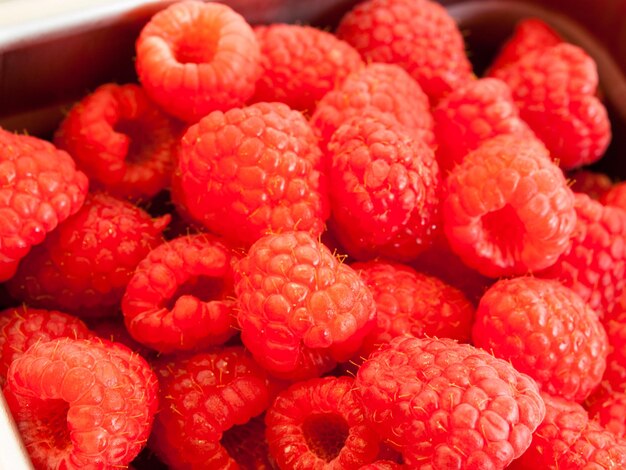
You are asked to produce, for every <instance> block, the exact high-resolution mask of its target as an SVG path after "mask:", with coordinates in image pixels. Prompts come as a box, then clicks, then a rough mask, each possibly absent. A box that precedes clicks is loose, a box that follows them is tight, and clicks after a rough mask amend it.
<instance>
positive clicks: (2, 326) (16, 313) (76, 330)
mask: <svg viewBox="0 0 626 470" xmlns="http://www.w3.org/2000/svg"><path fill="white" fill-rule="evenodd" d="M92 336H93V333H92V332H91V331H89V329H88V328H87V326H85V324H84V323H83V322H82V321H81V320H79V319H78V318H76V317H73V316H71V315H68V314H67V313H62V312H57V311H54V310H40V309H36V308H28V307H26V306H25V305H24V306H22V307H15V308H8V309H6V310H3V311H1V312H0V388H2V386H3V385H4V383H5V379H6V376H7V371H8V370H9V366H10V365H11V362H13V360H14V359H16V358H17V357H19V356H20V355H22V354H23V353H24V352H25V351H26V350H27V349H28V348H29V347H31V346H32V345H33V344H37V343H43V342H46V341H50V340H52V339H56V338H65V337H67V338H73V339H85V338H90V337H92Z"/></svg>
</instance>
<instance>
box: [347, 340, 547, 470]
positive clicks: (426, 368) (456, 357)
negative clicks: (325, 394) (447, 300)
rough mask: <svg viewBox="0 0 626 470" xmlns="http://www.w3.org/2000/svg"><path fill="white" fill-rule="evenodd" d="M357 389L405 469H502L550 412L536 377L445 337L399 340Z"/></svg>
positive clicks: (369, 367) (362, 373)
mask: <svg viewBox="0 0 626 470" xmlns="http://www.w3.org/2000/svg"><path fill="white" fill-rule="evenodd" d="M355 385H356V389H357V391H358V392H359V393H360V394H361V396H362V400H363V404H364V407H365V412H366V417H367V419H368V420H369V421H370V422H371V423H372V425H373V426H374V427H375V429H376V430H377V431H378V432H379V434H380V435H381V436H382V437H383V438H385V439H388V440H389V442H390V443H392V444H393V445H394V447H395V448H397V450H399V451H400V452H401V453H402V458H403V461H404V464H405V465H406V466H407V468H433V469H435V468H441V469H443V468H445V469H462V468H489V469H494V470H495V469H503V468H505V467H506V466H507V465H508V464H510V463H511V461H512V460H513V459H515V458H517V457H519V456H520V455H521V454H522V453H523V452H524V451H525V450H526V449H527V448H528V446H529V445H530V442H531V437H532V433H533V432H534V430H535V429H536V428H537V426H538V425H539V423H541V421H542V419H543V416H544V413H545V408H544V405H543V400H542V399H541V397H540V395H539V390H538V388H537V385H536V384H535V382H534V381H533V380H532V379H531V378H530V377H528V376H526V375H524V374H521V373H519V372H517V371H516V370H515V369H514V368H513V366H511V365H510V364H509V363H508V362H506V361H503V360H501V359H496V358H495V357H493V356H492V355H490V354H488V353H486V352H485V351H483V350H481V349H478V348H475V347H473V346H470V345H469V344H458V343H456V342H455V341H454V340H451V339H446V338H444V339H430V338H425V339H418V338H414V337H411V336H399V337H396V338H395V339H393V340H392V341H391V342H390V343H389V344H387V345H384V346H383V347H381V348H380V349H379V350H378V351H376V352H374V353H373V354H372V355H371V356H370V358H369V359H368V360H367V361H365V362H364V363H363V365H362V366H361V368H360V369H359V371H358V373H357V376H356V383H355Z"/></svg>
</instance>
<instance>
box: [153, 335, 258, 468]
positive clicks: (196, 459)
mask: <svg viewBox="0 0 626 470" xmlns="http://www.w3.org/2000/svg"><path fill="white" fill-rule="evenodd" d="M155 371H156V372H157V375H158V376H159V385H160V397H161V411H160V412H159V414H158V415H157V417H156V419H155V422H154V430H153V432H152V436H151V438H150V443H149V446H150V448H151V449H152V450H153V451H154V452H155V453H156V454H157V455H158V456H159V457H160V458H161V459H162V460H163V462H164V463H166V464H167V465H169V466H171V468H175V469H182V468H224V469H227V468H228V469H231V468H232V469H235V468H239V467H238V466H237V465H236V463H235V462H234V460H233V457H234V456H230V455H228V452H227V450H226V449H225V448H224V447H223V446H222V445H221V444H220V439H222V435H223V433H224V432H225V431H227V430H228V429H230V428H232V427H233V426H235V425H243V424H245V423H246V422H248V421H249V420H250V419H251V418H253V417H254V416H257V415H259V414H261V413H262V412H263V411H264V410H265V409H266V408H267V407H268V406H269V400H270V395H269V381H268V378H267V375H266V374H265V372H264V371H263V370H262V369H261V368H260V367H259V366H258V365H257V364H255V363H254V361H253V360H252V359H251V358H250V357H249V355H248V354H247V353H246V352H245V351H244V349H243V348H240V347H230V348H223V349H220V350H219V351H218V350H215V351H208V352H204V353H200V354H196V355H193V356H188V357H176V356H172V357H170V358H163V359H162V360H160V361H159V362H157V363H155Z"/></svg>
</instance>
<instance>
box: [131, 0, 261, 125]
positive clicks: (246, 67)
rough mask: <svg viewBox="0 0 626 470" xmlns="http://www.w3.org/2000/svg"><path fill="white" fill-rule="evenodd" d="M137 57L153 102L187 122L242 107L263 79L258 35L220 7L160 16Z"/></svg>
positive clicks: (194, 6)
mask: <svg viewBox="0 0 626 470" xmlns="http://www.w3.org/2000/svg"><path fill="white" fill-rule="evenodd" d="M136 52H137V58H136V60H135V68H136V69H137V75H138V76H139V80H140V81H141V84H142V85H143V86H144V88H145V90H146V92H147V93H148V95H149V96H150V98H152V99H153V100H154V101H155V102H156V103H157V104H158V105H159V106H161V107H162V108H163V109H164V110H166V111H167V112H168V113H170V114H172V115H174V116H176V117H178V118H180V119H183V120H184V121H188V122H196V121H198V120H199V119H200V118H201V117H203V116H205V115H206V114H209V113H210V112H211V111H214V110H222V111H224V110H227V109H229V108H232V107H234V106H241V105H243V103H245V102H246V100H248V99H249V98H250V97H251V96H252V94H253V93H254V87H255V82H256V81H257V79H258V78H259V76H260V74H261V68H260V66H259V58H260V50H259V44H258V41H257V39H256V36H255V35H254V31H253V30H252V28H251V26H250V25H249V24H248V23H247V22H246V20H245V19H244V18H243V17H242V16H241V15H239V14H238V13H237V12H235V11H234V10H233V9H232V8H230V7H229V6H227V5H223V4H220V3H214V2H209V3H203V2H198V1H182V2H177V3H174V4H172V5H170V6H169V7H168V8H165V9H164V10H161V11H159V12H158V13H156V14H155V15H154V16H153V17H152V18H151V19H150V21H149V22H148V24H146V25H145V26H144V28H143V29H142V31H141V34H140V35H139V38H138V39H137V43H136Z"/></svg>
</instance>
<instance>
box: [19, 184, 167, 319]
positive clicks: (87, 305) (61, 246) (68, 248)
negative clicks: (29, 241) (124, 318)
mask: <svg viewBox="0 0 626 470" xmlns="http://www.w3.org/2000/svg"><path fill="white" fill-rule="evenodd" d="M168 221H169V215H166V216H163V217H160V218H158V219H151V218H150V216H149V215H148V213H146V212H145V211H144V210H142V209H140V208H139V207H136V206H135V205H133V204H131V203H129V202H126V201H123V200H121V199H117V198H115V197H112V196H108V195H106V194H104V193H95V194H91V195H89V197H88V198H87V200H86V201H85V204H84V206H83V207H82V208H81V210H80V211H79V212H77V213H76V214H74V215H73V216H72V217H70V218H69V219H68V220H66V221H65V222H64V223H63V224H61V225H60V226H59V227H58V229H57V230H55V231H54V232H53V233H51V234H50V235H49V236H48V237H47V238H46V240H45V242H44V243H43V244H41V245H39V246H37V247H35V249H33V250H32V251H31V253H29V255H28V256H27V257H25V258H24V260H23V261H22V263H21V264H20V266H19V269H18V271H17V273H16V275H15V276H14V277H13V278H12V279H11V280H10V281H9V283H8V284H7V287H8V291H9V293H10V294H11V295H12V296H13V297H14V298H15V299H17V300H21V301H25V302H27V303H28V304H29V305H32V306H36V307H42V308H48V309H57V310H61V311H64V312H68V313H72V314H75V315H78V316H80V317H84V318H89V317H103V316H111V315H115V314H117V313H118V311H119V308H120V302H121V299H122V295H123V294H124V289H125V288H126V284H128V281H129V279H130V277H131V276H132V274H133V271H134V269H135V267H136V266H137V263H139V261H141V259H142V258H143V257H145V256H146V254H147V253H148V252H149V251H150V249H151V248H152V247H154V246H156V245H157V244H158V243H159V242H160V237H161V232H162V231H163V229H164V228H165V226H166V225H167V224H168Z"/></svg>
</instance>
